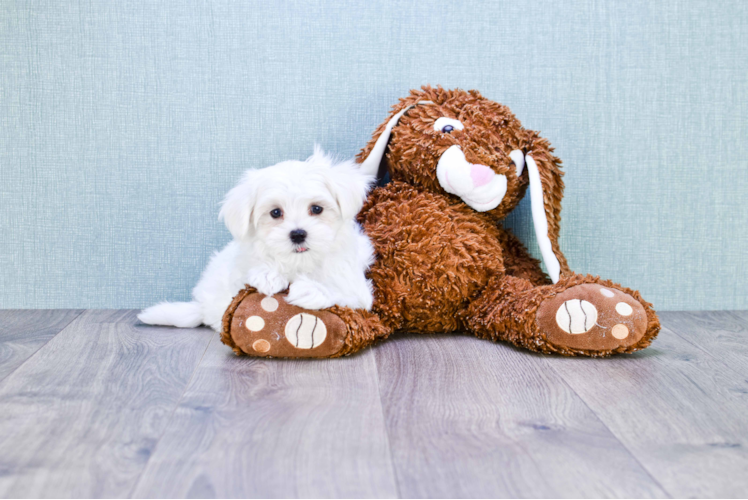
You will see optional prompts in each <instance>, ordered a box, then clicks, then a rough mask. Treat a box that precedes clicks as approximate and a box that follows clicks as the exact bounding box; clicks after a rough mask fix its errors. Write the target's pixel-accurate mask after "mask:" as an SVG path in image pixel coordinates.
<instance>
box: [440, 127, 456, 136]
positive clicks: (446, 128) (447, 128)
mask: <svg viewBox="0 0 748 500" xmlns="http://www.w3.org/2000/svg"><path fill="white" fill-rule="evenodd" d="M454 129H455V128H454V127H453V126H452V125H444V127H442V133H444V134H449V133H450V132H452V131H453V130H454Z"/></svg>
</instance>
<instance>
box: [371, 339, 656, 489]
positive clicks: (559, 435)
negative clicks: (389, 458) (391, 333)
mask: <svg viewBox="0 0 748 500" xmlns="http://www.w3.org/2000/svg"><path fill="white" fill-rule="evenodd" d="M376 355H377V364H378V368H379V377H380V384H381V387H382V404H383V408H384V413H385V418H386V422H387V431H388V433H389V438H390V446H391V448H392V455H393V462H394V465H395V471H396V474H397V480H398V488H399V491H400V494H401V495H402V496H403V497H406V498H407V497H558V496H563V497H567V496H570V497H574V496H582V497H590V496H593V497H611V496H626V497H663V496H666V494H665V492H664V491H663V490H662V489H661V488H660V487H659V486H658V484H657V482H656V481H654V480H653V479H652V478H651V477H650V475H649V474H648V473H647V472H646V471H645V470H644V469H643V468H642V467H641V465H640V464H639V463H638V462H637V460H636V459H634V458H633V457H632V456H631V455H630V453H629V452H628V451H627V450H626V449H625V447H624V446H622V445H621V443H620V442H619V441H618V440H617V439H616V438H615V436H613V434H612V433H611V432H610V431H609V430H608V428H607V427H606V426H605V425H603V424H602V423H601V422H600V421H599V420H598V418H597V417H596V416H595V414H594V413H593V412H592V411H590V409H589V408H588V407H587V406H586V405H585V404H584V402H583V401H582V400H581V399H580V398H579V397H578V396H577V395H576V394H575V393H574V392H573V391H572V390H571V389H570V388H569V387H568V386H567V385H566V384H565V383H564V382H563V380H562V379H561V378H559V377H558V376H556V375H555V374H553V373H552V372H551V371H549V370H547V369H546V368H545V366H544V365H543V357H542V356H541V355H535V354H531V353H528V352H526V351H520V350H517V349H515V348H512V347H509V346H506V345H501V344H493V343H491V342H488V341H485V340H478V339H475V338H472V337H468V336H447V335H437V336H422V335H403V336H399V337H397V338H394V339H392V340H390V341H388V342H386V343H384V344H382V345H381V346H379V347H377V349H376ZM587 361H588V362H590V360H587Z"/></svg>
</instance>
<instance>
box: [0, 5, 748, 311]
mask: <svg viewBox="0 0 748 500" xmlns="http://www.w3.org/2000/svg"><path fill="white" fill-rule="evenodd" d="M425 83H431V84H434V85H436V84H441V85H443V86H445V87H462V88H468V89H469V88H475V89H479V90H480V91H481V92H482V93H483V94H484V95H485V96H487V97H489V98H491V99H494V100H497V101H500V102H503V103H505V104H507V105H509V106H510V107H511V108H512V109H513V110H514V112H515V113H516V115H517V116H518V117H519V118H520V120H522V122H523V123H524V124H525V125H526V126H528V127H531V128H534V129H536V130H540V131H541V132H542V133H543V134H544V135H545V136H546V137H548V138H549V139H550V141H551V142H552V143H553V144H554V145H555V147H556V151H557V154H558V155H559V156H560V157H561V158H562V159H563V160H564V164H565V167H566V172H567V175H566V178H565V179H566V183H567V191H566V199H565V201H564V212H563V226H562V247H563V249H564V251H565V252H566V255H567V256H568V259H569V262H570V264H571V266H572V268H574V269H576V270H578V271H581V272H589V273H594V274H601V275H603V276H605V277H609V278H611V279H614V280H617V281H620V282H622V283H624V284H626V285H628V286H631V287H634V288H639V289H641V290H642V292H643V294H644V296H645V298H647V299H648V300H650V301H652V302H654V304H655V306H656V308H658V309H662V310H665V309H738V308H742V309H746V308H748V286H747V285H746V274H747V273H746V267H747V264H748V208H746V201H745V200H746V195H748V145H746V140H748V2H744V1H740V0H733V1H723V2H716V1H704V2H694V1H673V0H667V1H657V2H650V1H647V2H644V1H627V2H613V1H577V0H574V1H570V0H567V1H559V0H554V1H546V2H536V3H533V4H532V5H530V4H526V3H525V2H433V1H432V2H423V3H414V2H402V1H399V2H398V1H386V2H377V1H371V2H368V1H367V2H362V1H361V2H331V1H316V2H282V1H279V2H268V1H263V2H240V1H226V0H217V1H199V2H195V1H191V0H179V1H167V0H157V1H155V0H154V1H141V2H127V1H111V2H109V1H101V2H100V1H94V2H79V1H62V2H58V1H54V2H52V1H49V2H41V1H30V0H29V1H21V0H15V1H14V0H6V1H4V2H0V204H1V205H0V228H1V237H2V241H0V307H116V308H120V307H133V308H135V307H141V306H144V305H147V304H150V303H153V302H154V301H157V300H162V299H186V298H187V297H188V296H189V291H190V289H191V287H192V285H193V284H194V283H195V281H196V279H197V278H198V275H199V273H200V271H201V269H202V267H203V266H204V265H205V263H206V261H207V259H208V257H209V255H210V253H211V252H212V251H213V250H214V249H217V248H218V247H220V246H221V245H222V244H224V243H225V242H226V241H227V240H228V237H229V236H228V232H227V231H226V230H225V229H224V228H223V227H222V226H221V225H220V224H219V223H218V221H217V212H218V203H219V201H220V199H221V197H222V195H223V194H224V193H225V192H226V191H227V190H228V189H229V187H230V186H231V185H232V184H233V183H234V182H235V181H236V180H237V179H238V178H239V175H240V173H241V172H242V170H243V169H246V168H259V167H263V166H267V165H269V164H272V163H275V162H278V161H280V160H284V159H288V158H303V157H305V156H306V155H308V154H309V153H310V152H311V149H312V144H313V143H314V142H315V141H317V142H319V143H321V144H322V145H323V146H324V147H325V148H326V149H329V150H332V151H335V152H337V153H340V154H342V155H353V154H355V153H356V152H357V151H358V150H359V149H360V148H361V146H363V145H364V144H365V142H366V141H367V140H368V138H369V137H370V135H371V133H372V131H373V130H374V128H375V127H376V126H377V125H378V124H379V123H380V122H381V121H382V120H383V119H384V117H385V116H386V114H387V112H388V110H389V107H390V106H391V105H392V104H393V103H395V102H396V100H397V98H398V97H400V96H403V95H405V94H406V93H407V91H408V89H410V88H412V87H418V86H420V85H422V84H425ZM511 224H512V225H513V226H514V227H515V229H516V232H517V233H519V234H520V235H521V236H522V237H523V238H524V239H525V240H529V238H531V233H532V230H531V227H530V214H529V206H528V205H527V204H523V205H522V206H521V208H520V212H519V213H518V214H515V215H514V216H512V218H511Z"/></svg>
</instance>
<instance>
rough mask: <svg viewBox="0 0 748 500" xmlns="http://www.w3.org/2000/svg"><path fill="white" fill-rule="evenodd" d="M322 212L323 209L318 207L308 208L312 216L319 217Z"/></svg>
mask: <svg viewBox="0 0 748 500" xmlns="http://www.w3.org/2000/svg"><path fill="white" fill-rule="evenodd" d="M322 210H324V209H323V208H322V207H320V206H319V205H312V206H311V207H309V212H311V214H312V215H319V214H321V213H322Z"/></svg>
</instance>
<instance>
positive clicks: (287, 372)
mask: <svg viewBox="0 0 748 500" xmlns="http://www.w3.org/2000/svg"><path fill="white" fill-rule="evenodd" d="M374 363H375V358H374V351H372V350H367V351H364V352H363V353H361V354H359V355H356V356H352V357H350V358H339V359H332V360H329V359H323V360H311V359H309V360H278V359H261V358H247V357H236V356H235V355H234V354H233V352H231V350H230V349H228V348H227V347H226V346H224V345H222V344H221V343H220V342H219V341H218V340H217V339H214V340H213V341H212V343H211V345H210V348H209V349H208V352H207V353H206V355H205V358H204V359H203V361H202V363H201V364H200V368H199V369H198V370H197V372H196V373H195V376H194V378H193V380H192V382H191V383H190V386H189V388H188V389H187V391H186V393H185V395H184V398H183V399H182V401H181V403H180V404H179V408H178V409H177V411H176V412H175V414H174V418H173V419H172V421H171V423H170V425H169V428H168V430H167V432H166V434H165V435H164V437H163V439H162V440H161V441H160V442H159V444H158V446H157V448H156V451H155V453H154V454H153V456H152V457H151V459H150V462H149V465H148V469H147V470H146V473H145V474H144V476H143V478H142V480H141V482H140V484H139V485H138V488H137V489H136V490H135V492H134V496H136V497H139V496H156V497H219V498H220V497H281V498H282V497H322V498H326V497H396V496H397V490H396V487H395V479H394V474H393V470H392V463H391V460H390V453H389V448H388V443H387V436H386V433H385V428H384V422H383V417H382V410H381V405H380V399H379V388H378V385H377V372H376V367H375V364H374Z"/></svg>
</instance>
